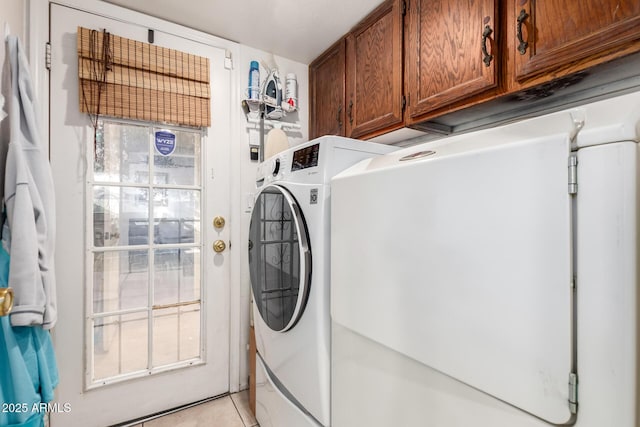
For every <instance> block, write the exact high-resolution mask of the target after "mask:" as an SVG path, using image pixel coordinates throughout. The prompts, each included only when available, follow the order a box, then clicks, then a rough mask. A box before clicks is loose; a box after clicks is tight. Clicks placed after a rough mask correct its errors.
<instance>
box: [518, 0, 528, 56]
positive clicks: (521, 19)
mask: <svg viewBox="0 0 640 427" xmlns="http://www.w3.org/2000/svg"><path fill="white" fill-rule="evenodd" d="M528 17H529V14H528V13H527V12H526V11H525V10H524V9H522V10H521V11H520V15H518V25H517V26H516V37H518V41H519V42H520V44H519V45H518V52H520V55H524V54H525V53H527V47H529V42H526V41H524V39H523V38H522V23H523V22H524V21H525V19H527V18H528Z"/></svg>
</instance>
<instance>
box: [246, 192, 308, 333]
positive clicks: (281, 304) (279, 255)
mask: <svg viewBox="0 0 640 427" xmlns="http://www.w3.org/2000/svg"><path fill="white" fill-rule="evenodd" d="M249 268H250V271H251V287H252V289H253V299H254V303H255V305H256V307H257V308H258V311H259V312H260V315H261V316H262V319H263V320H264V322H265V323H266V324H267V325H268V326H269V327H270V328H271V329H273V330H274V331H281V332H284V331H287V330H289V329H291V328H292V327H294V326H295V324H296V322H297V321H298V320H299V319H300V316H301V315H302V312H303V311H304V307H305V305H306V303H307V297H308V296H309V285H310V282H311V250H310V246H309V240H308V235H307V227H306V224H305V222H304V217H303V216H302V212H301V210H300V208H299V206H298V204H297V203H296V201H295V199H294V198H293V196H292V195H291V193H289V192H288V191H287V190H286V189H284V188H283V187H280V186H278V185H269V186H267V187H265V188H264V189H263V190H262V191H261V192H260V194H259V195H258V198H257V200H256V203H255V206H254V208H253V213H252V214H251V226H250V230H249Z"/></svg>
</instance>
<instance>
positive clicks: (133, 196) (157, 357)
mask: <svg viewBox="0 0 640 427" xmlns="http://www.w3.org/2000/svg"><path fill="white" fill-rule="evenodd" d="M99 127H100V132H99V133H101V135H102V138H98V141H97V145H96V158H95V162H94V168H93V169H94V175H93V183H92V184H91V185H90V188H89V190H88V194H89V197H90V198H91V201H90V203H91V219H92V221H93V224H92V228H91V230H92V231H91V232H92V236H91V239H92V240H91V242H92V243H93V245H92V260H93V274H92V275H91V278H92V287H91V291H92V293H91V301H90V305H89V309H90V311H91V312H90V313H89V316H88V319H89V320H88V322H89V324H88V327H89V328H90V330H91V331H92V332H93V335H92V344H93V345H91V346H88V348H89V349H90V350H91V352H90V354H89V357H90V361H91V363H90V368H91V371H90V372H91V380H92V381H93V383H94V384H105V383H108V382H112V381H119V380H121V379H123V378H124V377H122V376H123V375H127V377H131V376H133V377H136V376H137V375H136V374H137V373H140V375H148V374H153V373H155V372H156V369H157V368H162V369H165V368H173V367H181V366H189V365H190V364H193V360H194V359H198V358H201V357H203V356H204V355H203V354H202V350H201V349H202V336H203V332H202V328H201V319H202V286H201V280H202V272H201V256H200V254H201V247H200V245H201V242H202V238H201V233H202V230H201V227H200V212H201V202H202V200H201V192H202V188H201V187H200V185H201V177H200V174H201V169H202V167H201V163H202V156H201V154H202V153H201V145H202V137H203V133H202V132H201V131H196V130H189V129H185V130H179V129H178V130H173V132H174V133H175V134H176V147H175V150H174V151H173V152H171V153H169V154H167V155H162V154H161V153H160V152H159V151H156V150H155V148H154V146H153V145H152V144H154V138H153V134H154V130H155V128H154V127H152V126H143V125H132V124H128V123H122V122H117V121H114V122H110V121H105V120H101V121H100V125H99ZM150 153H154V154H153V157H152V158H153V161H152V162H151V163H150V162H149V155H150ZM165 154H166V153H165ZM150 177H152V179H150ZM132 247H133V248H132ZM186 361H189V362H186ZM132 374H134V375H132ZM119 377H121V378H119Z"/></svg>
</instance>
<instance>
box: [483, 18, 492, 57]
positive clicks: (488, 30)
mask: <svg viewBox="0 0 640 427" xmlns="http://www.w3.org/2000/svg"><path fill="white" fill-rule="evenodd" d="M491 33H493V30H492V29H491V27H490V26H488V25H485V27H484V31H483V32H482V55H483V58H482V62H484V65H486V66H487V67H488V66H489V65H491V60H492V59H493V55H491V54H489V52H488V51H487V39H488V38H489V36H490V35H491Z"/></svg>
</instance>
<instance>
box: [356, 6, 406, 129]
mask: <svg viewBox="0 0 640 427" xmlns="http://www.w3.org/2000/svg"><path fill="white" fill-rule="evenodd" d="M402 43H403V0H387V1H385V2H384V3H383V4H381V5H380V6H379V7H378V8H376V9H375V10H374V11H373V12H372V13H371V14H369V15H368V16H367V18H365V19H364V20H363V21H362V22H360V23H359V24H358V25H357V26H356V27H355V28H353V30H351V32H350V33H349V34H348V35H347V63H346V69H347V81H346V93H347V98H346V129H347V131H346V135H347V136H350V137H353V138H358V137H363V136H366V137H371V136H375V135H376V134H379V133H381V132H387V131H390V130H393V129H397V128H400V127H402V126H403V125H404V118H403V86H402V85H403V76H402V60H403V58H402V53H403V52H402Z"/></svg>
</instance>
